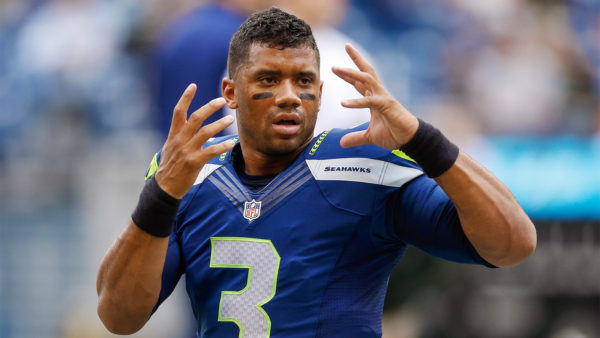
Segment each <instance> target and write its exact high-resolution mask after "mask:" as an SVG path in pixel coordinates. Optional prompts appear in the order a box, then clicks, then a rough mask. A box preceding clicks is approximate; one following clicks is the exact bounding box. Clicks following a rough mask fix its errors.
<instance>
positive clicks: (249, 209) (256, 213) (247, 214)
mask: <svg viewBox="0 0 600 338" xmlns="http://www.w3.org/2000/svg"><path fill="white" fill-rule="evenodd" d="M261 203H262V202H257V201H255V200H254V199H253V200H252V201H250V202H244V218H245V219H247V220H249V221H250V222H252V221H253V220H255V219H257V218H258V217H260V204H261Z"/></svg>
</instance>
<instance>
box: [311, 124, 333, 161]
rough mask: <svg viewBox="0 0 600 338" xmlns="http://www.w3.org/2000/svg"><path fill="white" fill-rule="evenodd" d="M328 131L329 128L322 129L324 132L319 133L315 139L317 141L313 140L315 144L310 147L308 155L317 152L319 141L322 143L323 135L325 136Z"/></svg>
mask: <svg viewBox="0 0 600 338" xmlns="http://www.w3.org/2000/svg"><path fill="white" fill-rule="evenodd" d="M330 131H331V130H326V131H324V132H322V133H321V135H320V136H319V138H318V139H317V142H315V144H314V145H313V146H312V148H311V149H310V152H309V153H308V155H311V156H312V155H314V154H315V153H316V152H317V149H318V148H319V146H320V145H321V143H323V140H324V139H325V136H327V134H329V132H330Z"/></svg>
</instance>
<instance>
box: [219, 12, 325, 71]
mask: <svg viewBox="0 0 600 338" xmlns="http://www.w3.org/2000/svg"><path fill="white" fill-rule="evenodd" d="M324 1H325V0H324ZM254 43H261V44H266V45H267V46H268V47H272V48H281V49H284V48H292V47H309V48H312V49H313V50H314V51H315V54H316V57H317V65H318V66H319V65H320V56H319V48H317V43H316V41H315V38H314V36H313V34H312V30H311V29H310V26H309V25H308V24H307V23H306V22H304V20H302V19H300V18H298V17H296V16H294V15H292V14H289V13H286V12H284V11H282V10H281V9H279V8H277V7H271V8H269V9H267V10H264V11H260V12H256V13H254V14H252V15H251V16H250V17H248V19H246V21H245V22H244V23H243V24H242V25H241V26H240V27H239V28H238V30H237V31H236V32H235V34H233V37H232V38H231V42H230V43H229V55H228V57H227V68H228V69H229V78H231V79H233V77H234V76H235V74H236V73H237V70H238V68H239V66H240V65H242V64H243V63H244V62H245V61H246V59H247V58H248V54H249V51H250V46H252V44H254Z"/></svg>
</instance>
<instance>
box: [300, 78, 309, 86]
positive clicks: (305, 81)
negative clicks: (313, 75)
mask: <svg viewBox="0 0 600 338" xmlns="http://www.w3.org/2000/svg"><path fill="white" fill-rule="evenodd" d="M300 83H301V84H303V85H309V84H311V83H312V80H311V79H309V78H307V77H303V78H301V79H300Z"/></svg>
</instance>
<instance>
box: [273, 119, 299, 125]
mask: <svg viewBox="0 0 600 338" xmlns="http://www.w3.org/2000/svg"><path fill="white" fill-rule="evenodd" d="M275 124H278V125H288V126H295V125H297V124H298V122H296V121H294V120H280V121H277V122H275Z"/></svg>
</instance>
